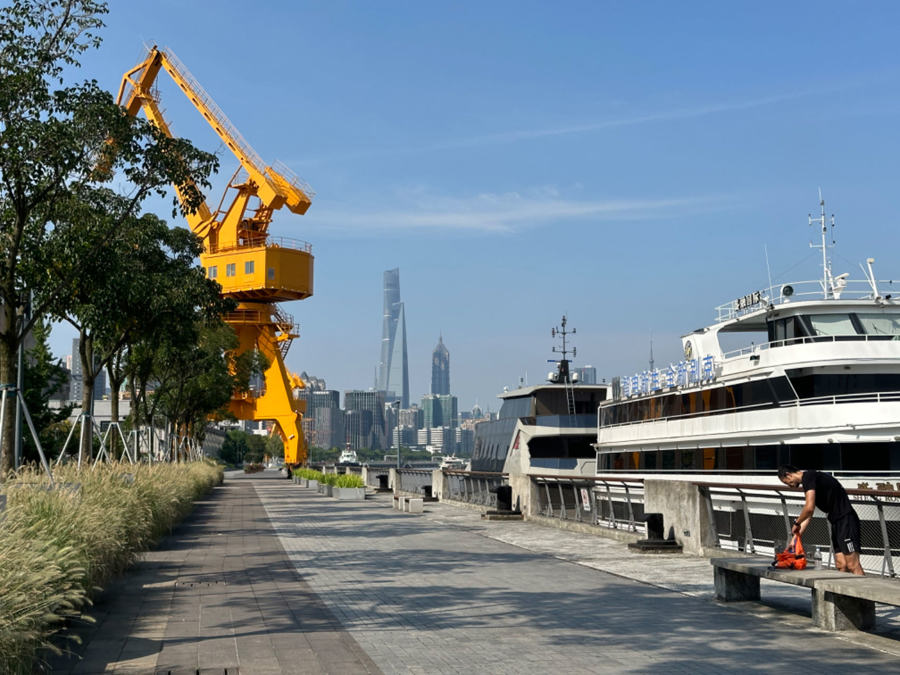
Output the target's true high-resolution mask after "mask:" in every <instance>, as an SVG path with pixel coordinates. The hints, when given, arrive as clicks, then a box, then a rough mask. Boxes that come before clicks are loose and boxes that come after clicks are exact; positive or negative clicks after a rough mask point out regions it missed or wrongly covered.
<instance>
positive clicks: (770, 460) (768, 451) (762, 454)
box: [756, 445, 778, 469]
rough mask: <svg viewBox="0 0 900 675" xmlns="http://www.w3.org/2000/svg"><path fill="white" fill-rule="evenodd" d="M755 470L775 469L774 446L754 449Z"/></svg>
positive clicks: (775, 448) (775, 447) (776, 462)
mask: <svg viewBox="0 0 900 675" xmlns="http://www.w3.org/2000/svg"><path fill="white" fill-rule="evenodd" d="M756 468H757V469H777V468H778V447H777V446H774V445H763V446H761V447H758V448H757V449H756Z"/></svg>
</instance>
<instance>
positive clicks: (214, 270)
mask: <svg viewBox="0 0 900 675" xmlns="http://www.w3.org/2000/svg"><path fill="white" fill-rule="evenodd" d="M217 276H219V268H218V266H217V265H210V267H209V278H210V279H215V278H216V277H217Z"/></svg>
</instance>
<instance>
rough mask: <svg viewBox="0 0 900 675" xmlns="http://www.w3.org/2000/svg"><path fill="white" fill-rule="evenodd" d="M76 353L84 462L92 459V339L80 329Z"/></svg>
mask: <svg viewBox="0 0 900 675" xmlns="http://www.w3.org/2000/svg"><path fill="white" fill-rule="evenodd" d="M78 352H79V354H78V355H79V357H80V358H81V415H82V419H83V421H84V424H83V425H82V427H81V451H80V452H81V454H80V456H81V458H82V459H83V460H85V461H90V460H91V459H93V450H94V419H93V417H94V378H95V377H96V376H97V374H96V373H95V372H94V339H93V338H92V337H90V336H88V335H87V334H86V332H85V331H84V330H83V329H82V330H81V331H80V336H79V340H78Z"/></svg>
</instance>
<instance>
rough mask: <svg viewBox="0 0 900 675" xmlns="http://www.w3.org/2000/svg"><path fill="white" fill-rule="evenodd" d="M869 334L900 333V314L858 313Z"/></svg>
mask: <svg viewBox="0 0 900 675" xmlns="http://www.w3.org/2000/svg"><path fill="white" fill-rule="evenodd" d="M857 317H858V318H859V322H860V323H861V324H862V328H863V331H864V332H865V333H866V334H867V335H900V316H891V315H889V314H857Z"/></svg>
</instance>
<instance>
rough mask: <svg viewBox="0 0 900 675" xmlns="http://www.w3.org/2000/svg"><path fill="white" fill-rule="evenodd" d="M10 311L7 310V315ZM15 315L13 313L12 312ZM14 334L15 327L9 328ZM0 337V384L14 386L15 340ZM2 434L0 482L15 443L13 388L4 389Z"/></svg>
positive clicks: (15, 373)
mask: <svg viewBox="0 0 900 675" xmlns="http://www.w3.org/2000/svg"><path fill="white" fill-rule="evenodd" d="M9 314H11V312H7V316H9ZM13 317H15V314H13ZM8 331H12V332H13V335H14V334H15V333H14V331H15V327H12V328H9V329H8ZM2 338H3V339H0V385H3V386H4V387H7V386H9V387H14V386H15V383H16V375H17V372H16V369H17V366H16V350H17V344H16V343H17V341H16V340H14V339H13V340H10V339H9V338H10V336H9V335H3V336H2ZM2 423H3V436H2V438H0V482H2V481H5V480H6V476H7V475H8V474H9V472H10V471H12V470H13V457H14V455H15V445H16V397H15V390H14V389H9V390H7V391H6V406H5V407H4V410H3V422H2Z"/></svg>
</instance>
